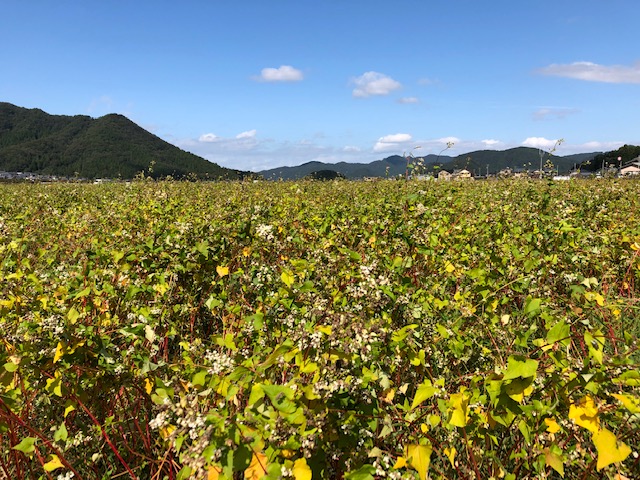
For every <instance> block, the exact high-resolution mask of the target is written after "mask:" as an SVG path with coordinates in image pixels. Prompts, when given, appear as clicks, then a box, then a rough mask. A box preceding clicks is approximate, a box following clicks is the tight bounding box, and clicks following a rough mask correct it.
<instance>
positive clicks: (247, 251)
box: [242, 247, 251, 257]
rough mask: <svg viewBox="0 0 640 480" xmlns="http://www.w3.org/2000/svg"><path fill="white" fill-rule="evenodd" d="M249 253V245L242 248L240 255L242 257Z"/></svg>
mask: <svg viewBox="0 0 640 480" xmlns="http://www.w3.org/2000/svg"><path fill="white" fill-rule="evenodd" d="M249 255H251V248H250V247H244V248H243V249H242V256H243V257H248V256H249Z"/></svg>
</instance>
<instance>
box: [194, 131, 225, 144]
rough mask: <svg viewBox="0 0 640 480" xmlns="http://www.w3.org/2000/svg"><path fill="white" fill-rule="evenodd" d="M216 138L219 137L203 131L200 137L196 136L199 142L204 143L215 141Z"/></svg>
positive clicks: (218, 138)
mask: <svg viewBox="0 0 640 480" xmlns="http://www.w3.org/2000/svg"><path fill="white" fill-rule="evenodd" d="M218 140H220V137H218V136H217V135H216V134H214V133H204V134H202V135H200V138H198V141H199V142H205V143H212V142H217V141H218Z"/></svg>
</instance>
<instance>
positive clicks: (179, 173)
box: [0, 102, 243, 179]
mask: <svg viewBox="0 0 640 480" xmlns="http://www.w3.org/2000/svg"><path fill="white" fill-rule="evenodd" d="M152 162H155V163H154V164H153V171H152V173H151V175H152V176H154V177H166V176H167V175H172V176H173V177H176V178H180V177H184V176H187V175H189V174H195V175H197V176H199V177H205V176H206V177H208V178H239V177H241V176H242V175H243V172H239V171H237V170H230V169H226V168H222V167H220V166H219V165H216V164H215V163H212V162H209V161H208V160H205V159H204V158H201V157H198V156H197V155H194V154H192V153H188V152H185V151H183V150H181V149H179V148H178V147H176V146H174V145H171V144H170V143H168V142H165V141H164V140H162V139H161V138H159V137H157V136H155V135H153V134H152V133H149V132H148V131H146V130H144V129H143V128H142V127H140V126H138V125H137V124H135V123H134V122H132V121H131V120H129V119H128V118H126V117H124V116H122V115H118V114H109V115H105V116H103V117H100V118H97V119H94V118H91V117H89V116H86V115H75V116H66V115H50V114H48V113H46V112H43V111H42V110H39V109H27V108H22V107H17V106H15V105H12V104H10V103H1V102H0V170H2V171H8V172H31V173H37V174H44V175H46V174H49V175H61V176H80V177H85V178H100V177H102V178H123V179H128V178H133V177H135V176H136V175H137V174H139V173H140V172H142V171H145V172H148V169H149V166H150V165H151V164H152Z"/></svg>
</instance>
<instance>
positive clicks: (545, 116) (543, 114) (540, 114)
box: [533, 107, 580, 120]
mask: <svg viewBox="0 0 640 480" xmlns="http://www.w3.org/2000/svg"><path fill="white" fill-rule="evenodd" d="M579 111H580V110H578V109H577V108H565V107H559V108H558V107H541V108H539V109H537V110H536V111H535V112H533V119H534V120H550V119H556V120H561V119H563V118H565V117H568V116H569V115H573V114H575V113H578V112H579Z"/></svg>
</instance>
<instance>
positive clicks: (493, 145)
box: [482, 138, 503, 149]
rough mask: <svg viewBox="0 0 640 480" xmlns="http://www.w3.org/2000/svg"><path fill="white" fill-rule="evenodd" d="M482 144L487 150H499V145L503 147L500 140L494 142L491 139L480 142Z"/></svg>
mask: <svg viewBox="0 0 640 480" xmlns="http://www.w3.org/2000/svg"><path fill="white" fill-rule="evenodd" d="M482 144H483V145H484V146H485V147H487V148H489V149H497V148H500V146H501V145H503V143H502V142H501V141H500V140H494V139H492V138H491V139H487V140H482Z"/></svg>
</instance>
